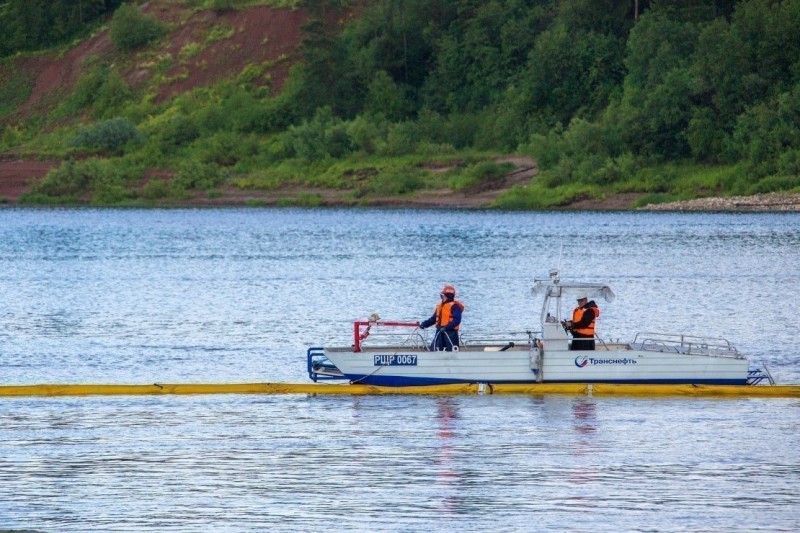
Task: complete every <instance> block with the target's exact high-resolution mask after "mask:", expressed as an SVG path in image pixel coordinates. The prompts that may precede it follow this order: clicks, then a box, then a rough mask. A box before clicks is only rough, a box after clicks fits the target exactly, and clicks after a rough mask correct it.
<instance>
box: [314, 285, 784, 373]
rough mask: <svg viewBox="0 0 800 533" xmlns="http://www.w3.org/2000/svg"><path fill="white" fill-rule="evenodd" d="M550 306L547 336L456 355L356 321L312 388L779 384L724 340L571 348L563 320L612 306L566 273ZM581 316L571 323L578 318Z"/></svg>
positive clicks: (676, 338)
mask: <svg viewBox="0 0 800 533" xmlns="http://www.w3.org/2000/svg"><path fill="white" fill-rule="evenodd" d="M532 292H533V294H534V296H540V297H541V298H542V311H541V317H540V328H539V329H538V331H526V332H524V333H521V334H515V335H514V334H509V335H505V336H496V335H495V336H485V337H475V338H473V337H470V336H468V335H464V334H462V335H461V341H460V343H459V346H455V347H453V348H452V350H451V351H432V350H431V349H430V343H429V342H428V339H427V338H426V337H425V334H424V331H423V330H420V328H419V323H418V322H406V321H385V320H381V319H380V317H379V316H378V315H377V314H373V315H372V316H371V317H370V318H368V319H366V320H359V321H356V322H354V323H353V342H352V344H351V345H350V346H315V347H311V348H309V349H308V351H307V354H306V357H307V366H308V374H309V377H310V378H311V380H312V381H315V382H316V381H319V380H336V379H339V380H348V381H350V383H354V384H355V383H358V384H365V385H375V386H384V387H404V386H422V385H441V384H451V383H479V384H503V383H513V384H531V383H618V384H622V383H624V384H708V385H756V384H760V383H762V382H767V381H768V382H769V383H771V384H774V380H773V379H772V377H771V376H770V375H769V371H768V370H767V369H766V367H763V368H751V364H750V361H749V360H748V359H747V358H746V357H744V356H743V355H742V354H741V353H740V352H739V351H738V350H737V349H736V348H735V347H734V346H733V345H732V344H731V343H730V342H729V341H728V340H726V339H724V338H719V337H708V336H700V335H686V334H674V333H655V332H639V333H636V334H635V335H634V336H633V340H632V341H630V342H620V341H619V340H605V339H602V338H600V337H599V336H596V337H595V338H594V341H595V342H594V344H595V349H594V350H575V349H571V348H572V346H571V344H572V340H571V338H570V336H569V335H568V333H567V330H566V328H565V324H564V320H563V317H564V316H565V313H571V310H572V307H573V302H575V300H576V296H577V295H578V294H581V293H583V294H586V295H588V297H590V298H592V299H595V300H598V299H602V300H605V301H606V302H611V301H613V300H614V292H613V291H612V290H611V288H610V287H609V286H608V285H606V284H602V283H586V282H567V281H562V280H561V279H560V275H559V272H558V271H557V270H553V271H550V273H549V276H548V277H547V278H544V279H537V280H534V286H533V290H532ZM570 318H571V315H570Z"/></svg>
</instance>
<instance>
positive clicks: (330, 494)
mask: <svg viewBox="0 0 800 533" xmlns="http://www.w3.org/2000/svg"><path fill="white" fill-rule="evenodd" d="M798 265H800V214H792V213H788V214H766V213H761V214H759V213H755V214H700V213H683V214H682V213H594V212H587V213H498V212H480V211H477V212H476V211H459V210H448V211H442V212H440V211H434V210H323V209H318V210H300V209H285V210H284V209H207V210H182V209H176V210H155V209H154V210H138V209H122V210H116V209H108V210H91V209H17V208H7V209H2V210H0V295H2V302H1V303H0V384H34V383H140V384H146V383H154V382H161V383H192V382H196V383H218V382H254V381H255V382H304V381H307V380H308V377H307V375H306V373H305V370H306V369H305V350H306V348H307V347H308V346H311V345H320V344H326V343H335V344H346V343H349V342H350V335H351V332H352V328H351V322H352V321H353V320H356V319H363V318H365V317H367V316H368V315H370V314H371V313H373V312H377V313H378V314H380V316H381V317H382V318H384V319H387V320H419V319H422V318H426V317H427V316H429V315H430V314H431V312H432V309H433V306H434V305H435V303H436V300H437V298H438V293H439V291H440V289H441V286H442V285H443V284H445V283H452V284H455V285H456V287H457V289H458V296H459V299H461V300H462V301H463V302H464V303H465V304H466V306H467V308H466V311H465V313H464V322H463V326H462V327H463V331H464V334H465V335H470V334H476V335H477V334H480V333H482V332H499V331H502V332H522V331H526V330H530V329H535V328H536V326H537V320H538V314H539V309H538V308H537V305H538V304H539V302H537V301H535V300H534V299H532V297H531V294H530V288H531V285H532V282H533V280H534V278H537V277H539V278H541V277H546V275H547V272H548V270H549V269H551V268H560V270H561V272H562V277H564V278H570V279H582V280H591V281H606V282H608V283H609V284H610V285H611V286H612V288H613V289H614V291H615V293H616V295H617V298H616V300H615V301H614V302H612V303H604V304H602V305H601V307H602V310H603V318H602V323H601V326H600V332H601V333H600V334H601V336H603V337H606V338H614V339H616V338H621V339H624V340H631V339H632V337H633V335H634V333H635V332H636V331H640V330H657V331H668V332H677V333H681V332H682V333H696V334H700V335H709V336H719V337H725V338H727V339H729V340H730V341H731V342H733V343H734V345H736V347H737V348H738V349H739V350H740V351H741V352H743V353H744V354H746V355H747V356H748V357H750V358H751V360H753V361H756V362H761V363H764V364H766V366H767V367H768V368H769V370H770V371H771V373H772V375H773V376H774V377H775V378H776V380H777V381H778V382H780V383H800V367H798V365H797V359H798V353H797V348H796V347H797V345H798V344H799V343H800V321H798V319H797V312H798V311H797V305H796V303H795V302H796V300H797V298H798V295H800V266H798ZM799 435H800V402H798V400H796V399H711V398H699V399H698V398H693V399H687V398H655V399H647V398H644V399H643V398H605V397H599V398H598V397H572V396H564V397H560V396H546V397H531V396H488V395H487V396H463V397H436V396H392V397H383V396H380V397H328V396H308V395H288V396H265V395H208V396H188V397H187V396H165V397H124V396H118V397H56V398H35V397H33V398H0V529H12V530H13V529H18V530H39V531H86V530H88V529H95V530H102V531H131V530H158V531H170V530H174V531H186V530H194V531H201V530H202V531H206V530H231V531H245V530H254V531H261V530H264V529H266V528H272V527H275V528H278V529H280V530H296V531H315V530H321V529H323V528H324V529H331V530H379V531H421V530H425V531H428V530H432V529H437V530H451V531H453V530H460V531H479V530H485V529H487V528H492V529H500V530H508V531H538V530H553V529H556V530H570V531H590V530H591V531H620V530H647V531H652V530H662V531H663V530H680V531H685V530H695V531H708V530H722V529H725V530H737V531H752V530H759V529H763V530H767V531H796V530H798V529H800V491H798V490H797V486H798V483H799V482H800V451H798V449H799V448H798V446H797V437H798V436H799Z"/></svg>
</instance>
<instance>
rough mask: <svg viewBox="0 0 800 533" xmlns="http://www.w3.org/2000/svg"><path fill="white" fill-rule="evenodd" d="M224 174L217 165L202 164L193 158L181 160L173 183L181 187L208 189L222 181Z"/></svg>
mask: <svg viewBox="0 0 800 533" xmlns="http://www.w3.org/2000/svg"><path fill="white" fill-rule="evenodd" d="M224 179H225V175H224V174H223V172H222V170H221V169H220V168H219V166H217V165H214V164H210V165H204V164H202V163H200V162H198V161H195V160H194V159H187V160H185V161H181V163H180V165H179V166H178V173H177V175H176V176H175V181H174V185H175V186H176V187H178V188H181V189H201V190H209V189H212V188H214V187H215V186H216V185H219V184H220V183H222V181H224Z"/></svg>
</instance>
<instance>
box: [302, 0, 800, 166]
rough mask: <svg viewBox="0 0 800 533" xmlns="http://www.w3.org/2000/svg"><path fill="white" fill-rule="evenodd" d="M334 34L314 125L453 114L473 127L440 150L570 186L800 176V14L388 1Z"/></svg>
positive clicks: (308, 80)
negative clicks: (679, 170) (557, 177)
mask: <svg viewBox="0 0 800 533" xmlns="http://www.w3.org/2000/svg"><path fill="white" fill-rule="evenodd" d="M309 4H316V6H317V9H318V11H319V12H320V14H322V12H323V11H324V9H323V8H324V6H326V5H328V6H330V5H331V3H330V2H327V3H326V2H313V3H312V2H309ZM637 8H638V9H637ZM634 10H636V11H634ZM326 20H332V19H331V18H330V17H328V18H325V17H323V16H319V17H317V18H316V19H315V22H314V23H313V24H312V25H311V26H310V27H309V28H308V30H309V31H308V32H307V36H308V37H307V39H306V42H305V47H304V53H305V63H304V65H303V66H302V76H299V79H300V80H301V82H300V84H299V87H297V88H296V90H297V95H298V97H299V98H298V99H297V100H296V101H297V102H300V103H301V105H302V106H303V109H302V110H301V112H302V115H304V116H311V115H312V114H313V112H314V110H316V109H319V108H321V107H325V106H327V107H329V108H330V109H331V110H332V111H333V114H334V115H335V116H337V117H340V118H342V119H352V118H353V117H355V116H358V115H360V114H362V115H363V114H381V115H383V116H386V117H387V118H389V119H390V120H392V121H403V120H414V121H420V120H424V117H425V116H426V115H428V114H430V113H437V114H441V115H446V116H450V117H453V118H454V119H455V120H459V121H461V122H463V123H464V124H465V126H468V127H465V128H464V129H463V131H460V132H458V133H459V134H458V135H456V136H454V137H451V138H449V139H442V140H444V141H446V142H449V143H451V144H454V145H456V146H467V145H469V146H478V147H485V148H499V149H506V150H514V149H517V148H519V147H520V146H529V147H530V148H531V149H532V150H534V151H536V152H537V155H538V156H539V158H540V159H541V160H542V163H544V164H545V165H546V166H551V167H554V166H557V165H558V163H559V161H560V160H561V159H562V158H566V159H565V163H567V166H569V167H570V168H562V169H561V172H560V174H561V177H562V178H563V179H564V180H572V179H580V180H589V181H596V182H603V181H607V180H614V179H615V175H614V174H615V172H616V171H619V170H620V169H619V168H615V167H618V166H620V165H622V166H626V165H628V164H629V160H630V159H631V158H633V159H634V160H638V159H640V158H645V159H647V160H674V159H680V158H690V159H693V160H695V161H698V162H716V163H731V162H737V161H740V160H746V161H748V162H749V163H751V164H752V167H753V168H752V169H753V170H754V171H756V172H757V174H758V175H759V176H765V175H769V174H773V173H776V172H777V173H781V174H791V175H797V174H798V173H800V151H799V150H800V0H783V1H776V0H747V1H739V2H734V1H720V0H713V1H689V0H671V1H670V0H665V1H655V0H653V1H650V2H634V1H631V2H618V1H615V0H567V1H563V0H550V1H548V0H538V1H526V0H512V1H484V0H440V1H430V0H385V1H382V2H374V3H371V5H370V7H369V8H368V9H367V10H366V11H365V12H363V13H362V14H360V16H359V17H358V18H356V19H354V20H353V21H351V22H350V23H349V24H348V25H347V27H346V28H345V31H344V32H343V33H341V34H339V35H336V36H335V35H334V34H333V31H332V28H330V27H326V23H325V21H326ZM328 26H330V24H328ZM430 135H431V136H433V137H434V138H435V137H436V133H435V132H430ZM433 140H436V139H433ZM587 158H588V160H587ZM573 166H577V168H572V167H573ZM581 167H585V168H581Z"/></svg>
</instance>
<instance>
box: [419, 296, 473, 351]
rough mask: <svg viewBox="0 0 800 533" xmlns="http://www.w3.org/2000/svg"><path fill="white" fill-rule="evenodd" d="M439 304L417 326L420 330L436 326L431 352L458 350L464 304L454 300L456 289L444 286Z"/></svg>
mask: <svg viewBox="0 0 800 533" xmlns="http://www.w3.org/2000/svg"><path fill="white" fill-rule="evenodd" d="M439 296H440V298H441V300H442V301H441V302H439V304H438V305H437V306H436V308H435V309H434V310H433V315H432V316H431V317H430V318H428V319H427V320H424V321H422V322H421V323H420V324H419V327H420V329H425V328H427V327H430V326H433V325H435V326H436V335H434V337H433V341H432V342H431V351H436V350H444V351H447V352H450V351H453V347H454V346H455V347H456V349H458V330H459V328H460V326H461V312H462V311H464V304H462V303H461V302H459V301H458V300H456V288H455V287H453V286H452V285H445V286H444V288H443V289H442V292H441V294H440V295H439Z"/></svg>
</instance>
